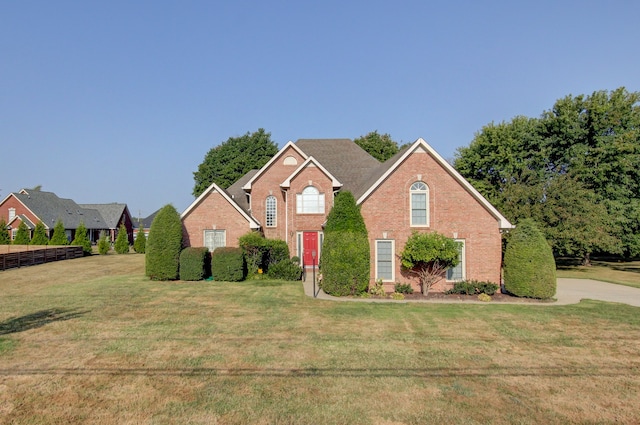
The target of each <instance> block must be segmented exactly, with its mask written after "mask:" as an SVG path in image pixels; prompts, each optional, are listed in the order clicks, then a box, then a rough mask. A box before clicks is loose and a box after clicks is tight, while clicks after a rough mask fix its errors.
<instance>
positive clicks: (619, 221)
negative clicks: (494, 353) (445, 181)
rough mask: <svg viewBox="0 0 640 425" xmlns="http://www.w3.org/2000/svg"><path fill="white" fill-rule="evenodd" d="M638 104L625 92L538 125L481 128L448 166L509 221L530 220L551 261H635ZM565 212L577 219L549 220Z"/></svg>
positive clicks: (571, 105)
mask: <svg viewBox="0 0 640 425" xmlns="http://www.w3.org/2000/svg"><path fill="white" fill-rule="evenodd" d="M639 103H640V93H637V92H634V93H629V92H627V91H626V90H625V89H624V88H619V89H617V90H614V91H613V92H610V93H609V92H606V91H599V92H594V93H593V94H592V95H591V96H584V95H580V96H576V97H573V96H567V97H565V98H562V99H559V100H558V101H557V102H556V103H555V104H554V106H553V108H552V109H551V110H549V111H545V112H544V113H543V114H542V115H541V117H540V118H526V117H516V118H514V119H513V120H512V121H511V122H508V123H501V124H498V125H494V124H489V125H487V126H485V127H483V128H482V130H481V131H480V132H479V133H478V134H476V136H475V138H474V140H473V141H472V142H471V144H470V146H469V147H464V148H460V149H459V150H458V151H457V153H456V159H455V161H454V167H455V168H456V169H457V170H458V171H459V172H460V173H461V174H462V175H463V176H464V177H465V178H467V179H468V180H469V181H470V182H471V183H472V184H473V185H474V187H476V189H478V190H479V191H480V192H481V193H482V194H483V195H484V196H485V197H487V199H489V201H491V202H492V203H493V204H494V205H495V206H496V207H497V208H498V209H499V210H500V211H501V212H502V213H503V214H505V216H506V217H507V218H508V219H509V220H510V221H511V222H517V221H518V220H520V219H523V218H526V217H534V218H535V219H536V221H538V223H539V224H540V225H541V230H542V231H543V233H544V234H545V235H546V236H547V237H548V238H550V243H551V244H552V245H553V247H554V252H556V253H557V254H560V253H562V252H564V253H570V252H571V253H573V254H572V255H581V256H583V258H587V257H588V256H589V255H590V253H591V252H604V253H609V254H619V253H624V254H626V255H627V256H634V255H638V254H640V220H639V219H640V167H637V164H638V163H640V131H639V130H638V129H639V128H640V105H639ZM560 182H562V184H560ZM554 185H555V187H554ZM572 191H573V192H574V193H572ZM550 194H552V196H549V195H550ZM589 204H591V205H592V207H589ZM603 208H605V209H606V210H607V212H606V213H603ZM568 211H572V214H574V215H575V214H579V216H577V217H574V219H573V220H558V219H556V218H555V217H562V216H566V215H567V212H568ZM589 221H591V223H592V224H591V225H589V226H587V225H586V224H587V222H589ZM556 238H558V240H556ZM614 239H616V240H614ZM578 246H582V248H578Z"/></svg>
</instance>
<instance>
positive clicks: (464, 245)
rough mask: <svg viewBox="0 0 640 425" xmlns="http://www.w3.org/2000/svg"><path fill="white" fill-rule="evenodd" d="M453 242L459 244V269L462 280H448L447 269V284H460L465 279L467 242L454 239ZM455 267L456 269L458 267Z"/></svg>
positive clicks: (447, 272) (447, 273)
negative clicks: (460, 269)
mask: <svg viewBox="0 0 640 425" xmlns="http://www.w3.org/2000/svg"><path fill="white" fill-rule="evenodd" d="M454 242H456V243H461V244H462V249H461V250H460V263H459V264H458V266H459V267H461V268H462V278H461V279H449V278H448V276H449V269H447V271H446V276H447V279H446V280H447V282H462V281H463V280H466V279H467V242H466V241H465V240H464V239H454ZM458 266H456V267H458Z"/></svg>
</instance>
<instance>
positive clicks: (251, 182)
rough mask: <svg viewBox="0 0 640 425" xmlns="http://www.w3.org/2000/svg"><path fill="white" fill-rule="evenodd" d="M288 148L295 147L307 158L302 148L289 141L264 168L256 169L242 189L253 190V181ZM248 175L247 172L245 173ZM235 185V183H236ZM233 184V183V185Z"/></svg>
mask: <svg viewBox="0 0 640 425" xmlns="http://www.w3.org/2000/svg"><path fill="white" fill-rule="evenodd" d="M288 148H293V149H294V150H295V151H296V152H298V154H300V156H302V157H303V158H304V159H307V155H306V154H305V153H304V152H302V151H301V150H300V148H298V147H297V146H296V145H294V144H293V143H292V142H288V143H287V144H286V145H284V146H283V147H282V149H280V150H279V151H278V153H277V154H275V155H274V156H273V157H272V158H271V159H270V160H269V162H267V163H266V164H265V165H263V166H262V168H260V169H259V170H257V171H256V173H254V174H253V175H252V176H251V178H250V179H249V180H248V181H247V182H246V183H245V184H244V185H242V186H241V187H242V189H244V190H246V191H251V185H252V184H253V182H254V181H255V180H256V179H257V178H258V177H260V176H261V175H262V174H263V173H264V172H265V171H266V170H267V169H268V168H269V166H270V165H271V164H273V163H274V162H275V161H277V160H278V158H280V157H281V156H282V155H283V154H284V152H286V151H287V149H288ZM245 176H246V174H245ZM234 185H235V183H234ZM231 186H233V185H231Z"/></svg>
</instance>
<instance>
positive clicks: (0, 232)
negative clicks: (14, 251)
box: [0, 217, 11, 245]
mask: <svg viewBox="0 0 640 425" xmlns="http://www.w3.org/2000/svg"><path fill="white" fill-rule="evenodd" d="M10 243H11V237H10V236H9V231H8V230H7V222H6V221H5V220H4V217H0V245H9V244H10Z"/></svg>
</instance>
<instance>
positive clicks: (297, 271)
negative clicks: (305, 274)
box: [267, 258, 302, 280]
mask: <svg viewBox="0 0 640 425" xmlns="http://www.w3.org/2000/svg"><path fill="white" fill-rule="evenodd" d="M267 276H269V277H270V278H271V279H282V280H300V279H301V278H302V267H300V265H299V264H298V262H297V261H293V259H288V258H287V259H285V260H282V261H279V262H277V263H275V264H272V265H271V266H269V270H268V271H267Z"/></svg>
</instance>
